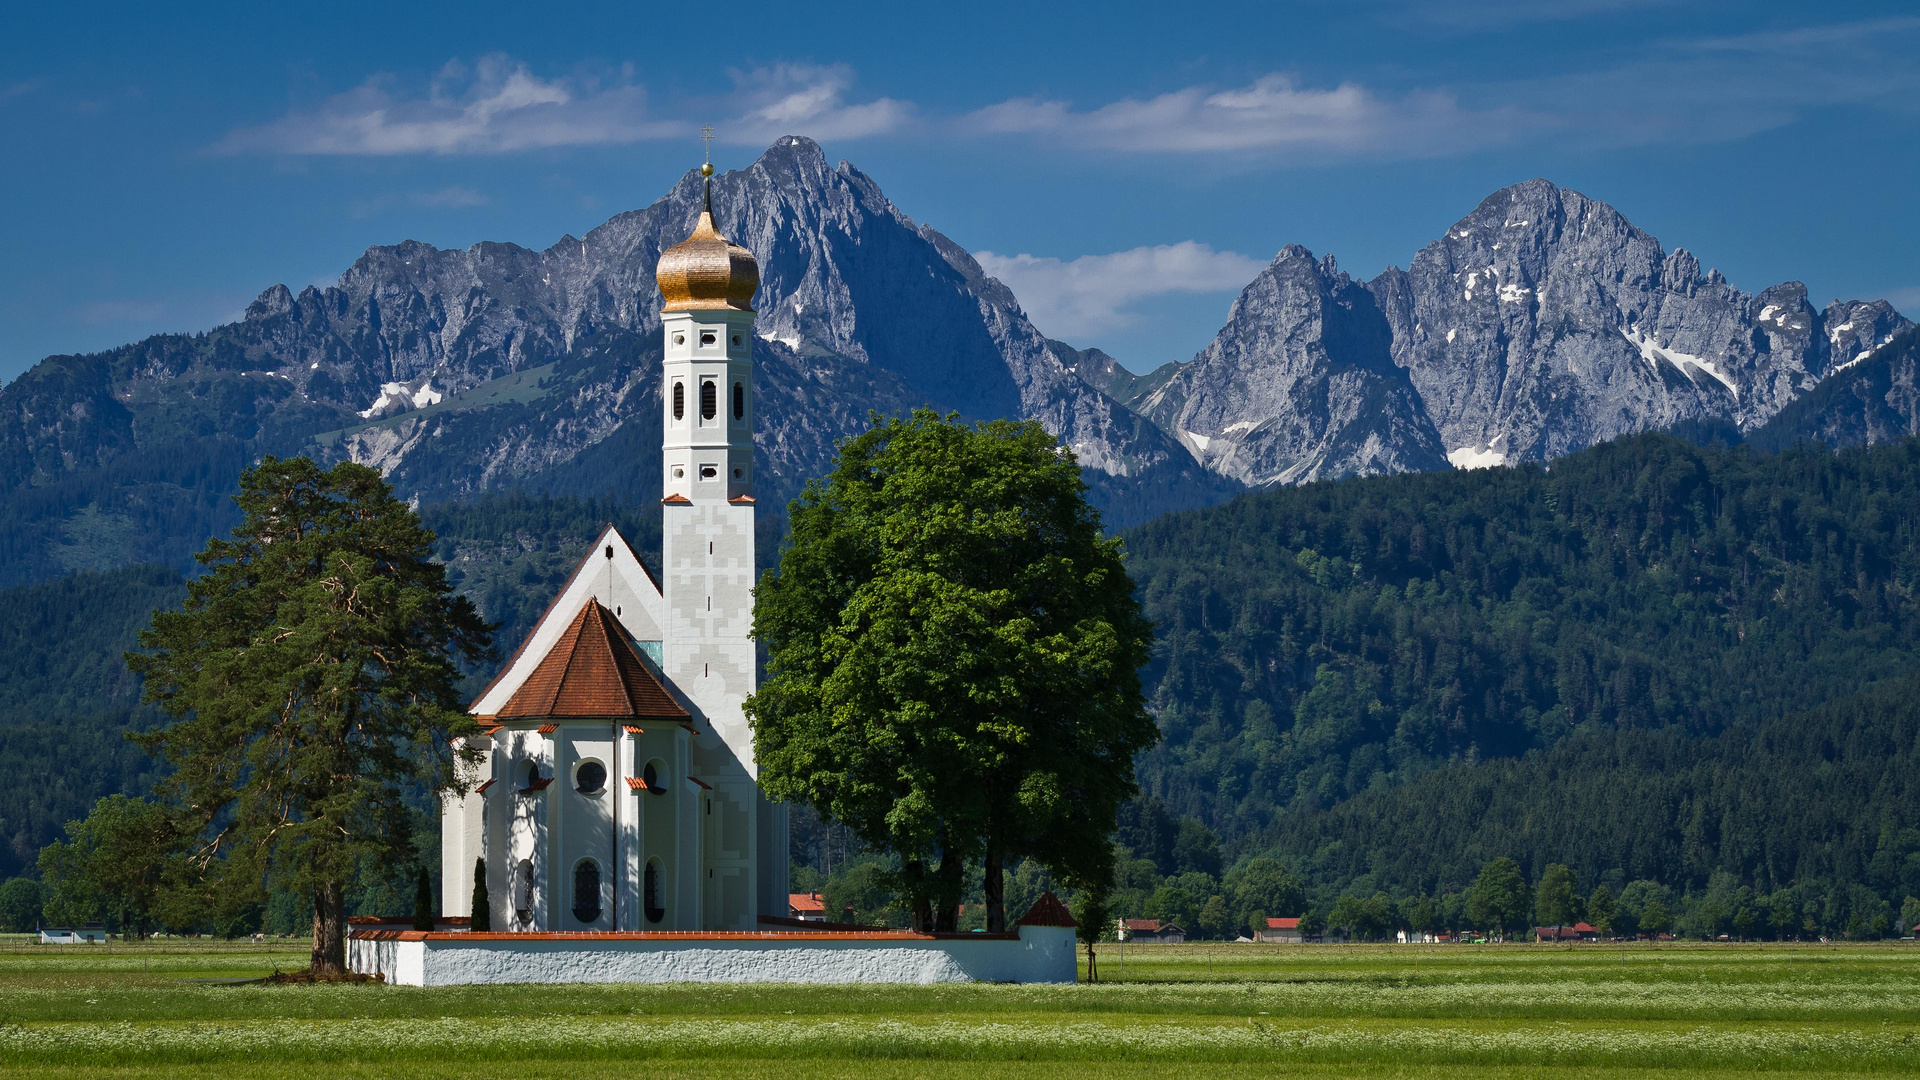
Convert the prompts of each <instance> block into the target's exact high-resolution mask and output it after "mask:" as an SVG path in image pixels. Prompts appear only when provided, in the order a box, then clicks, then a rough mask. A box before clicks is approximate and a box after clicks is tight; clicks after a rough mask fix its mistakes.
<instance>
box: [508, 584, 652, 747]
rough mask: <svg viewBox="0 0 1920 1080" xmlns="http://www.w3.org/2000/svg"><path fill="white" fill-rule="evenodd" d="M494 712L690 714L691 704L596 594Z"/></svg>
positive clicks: (515, 715)
mask: <svg viewBox="0 0 1920 1080" xmlns="http://www.w3.org/2000/svg"><path fill="white" fill-rule="evenodd" d="M495 717H496V719H500V720H535V719H538V720H546V719H566V718H593V719H632V720H686V719H688V715H687V710H686V709H684V708H682V707H681V705H680V703H679V702H677V701H675V700H674V699H673V697H672V695H670V694H668V693H667V691H666V688H665V687H664V686H662V685H661V684H660V680H659V679H658V678H657V677H656V676H655V675H654V673H653V672H652V671H650V670H648V667H647V664H646V662H645V661H643V660H641V658H640V654H639V653H638V652H636V651H635V649H634V647H633V642H632V641H630V640H629V639H628V637H627V633H626V630H625V629H624V628H623V627H622V626H621V625H620V624H619V622H618V621H616V620H615V619H614V616H613V612H611V611H609V610H607V609H606V608H605V607H603V606H602V605H601V603H600V601H599V600H598V599H596V598H592V597H589V598H588V600H587V603H586V606H584V607H582V608H581V609H580V613H579V614H578V615H576V616H574V619H573V622H571V623H569V624H568V626H567V629H566V632H565V633H564V634H562V635H561V636H560V640H559V641H557V642H555V644H554V647H553V648H552V649H551V650H549V651H548V652H547V654H546V656H544V657H542V658H541V660H540V663H539V664H538V665H536V666H535V667H534V669H533V671H532V673H531V674H529V675H528V676H527V679H526V681H525V682H523V683H521V684H520V688H519V689H518V690H516V691H515V692H514V694H513V696H512V697H511V698H508V699H507V703H506V704H505V705H503V706H501V708H500V711H499V712H498V713H496V714H495Z"/></svg>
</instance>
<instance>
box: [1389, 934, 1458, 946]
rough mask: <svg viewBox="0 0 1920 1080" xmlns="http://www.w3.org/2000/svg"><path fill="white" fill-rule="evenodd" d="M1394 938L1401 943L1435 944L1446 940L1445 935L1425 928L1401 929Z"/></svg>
mask: <svg viewBox="0 0 1920 1080" xmlns="http://www.w3.org/2000/svg"><path fill="white" fill-rule="evenodd" d="M1395 940H1397V941H1398V942H1399V943H1400V944H1402V945H1437V944H1439V943H1440V942H1442V941H1445V940H1446V935H1444V934H1435V933H1430V932H1428V931H1425V930H1402V931H1400V932H1399V933H1398V934H1397V935H1396V936H1395Z"/></svg>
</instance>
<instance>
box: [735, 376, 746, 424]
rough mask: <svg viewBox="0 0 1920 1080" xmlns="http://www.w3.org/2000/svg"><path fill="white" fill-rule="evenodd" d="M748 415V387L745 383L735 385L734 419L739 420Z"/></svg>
mask: <svg viewBox="0 0 1920 1080" xmlns="http://www.w3.org/2000/svg"><path fill="white" fill-rule="evenodd" d="M746 415H747V387H746V384H745V383H734V384H733V418H734V419H735V420H739V419H741V418H742V417H744V416H746Z"/></svg>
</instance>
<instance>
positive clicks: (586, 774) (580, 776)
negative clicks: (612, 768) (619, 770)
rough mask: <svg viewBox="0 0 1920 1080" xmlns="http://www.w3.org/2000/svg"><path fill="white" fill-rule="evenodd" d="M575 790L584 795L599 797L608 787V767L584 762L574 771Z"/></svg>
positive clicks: (593, 762) (594, 762) (597, 763)
mask: <svg viewBox="0 0 1920 1080" xmlns="http://www.w3.org/2000/svg"><path fill="white" fill-rule="evenodd" d="M573 786H574V789H575V790H576V791H578V792H580V794H582V795H598V794H600V793H601V792H602V791H604V790H606V787H607V767H606V766H605V765H602V764H600V763H599V762H597V761H583V762H581V763H580V767H579V768H577V769H575V770H573Z"/></svg>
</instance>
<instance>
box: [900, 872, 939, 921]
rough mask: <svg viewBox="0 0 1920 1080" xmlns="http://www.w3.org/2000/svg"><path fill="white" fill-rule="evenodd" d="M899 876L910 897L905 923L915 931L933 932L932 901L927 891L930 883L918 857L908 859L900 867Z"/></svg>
mask: <svg viewBox="0 0 1920 1080" xmlns="http://www.w3.org/2000/svg"><path fill="white" fill-rule="evenodd" d="M902 871H903V872H902V874H901V877H902V878H904V879H905V880H906V882H907V887H908V889H909V890H910V893H909V895H910V899H909V901H908V904H907V925H908V926H909V927H910V928H911V929H912V930H913V931H914V932H916V933H921V934H927V933H932V932H933V902H932V901H931V900H930V899H929V898H928V896H927V892H928V890H929V888H930V887H931V886H932V883H931V882H930V881H928V880H927V875H926V873H925V871H924V869H923V867H922V865H921V863H920V861H919V860H918V859H908V860H907V861H906V863H905V865H904V866H903V867H902Z"/></svg>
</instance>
